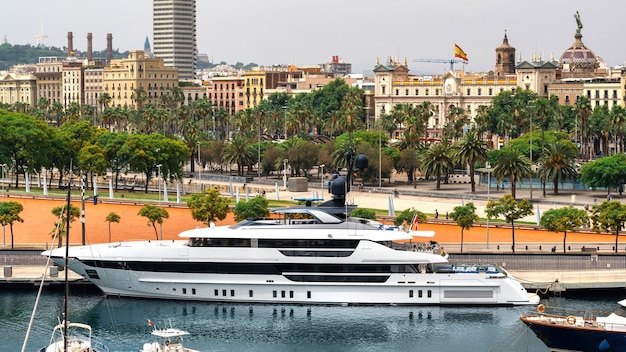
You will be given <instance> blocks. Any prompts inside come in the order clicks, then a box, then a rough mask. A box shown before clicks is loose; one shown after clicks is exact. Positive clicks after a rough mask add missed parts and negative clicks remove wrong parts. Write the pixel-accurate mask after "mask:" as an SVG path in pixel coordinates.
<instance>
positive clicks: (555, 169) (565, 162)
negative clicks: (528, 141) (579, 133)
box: [540, 140, 578, 194]
mask: <svg viewBox="0 0 626 352" xmlns="http://www.w3.org/2000/svg"><path fill="white" fill-rule="evenodd" d="M577 154H578V148H576V146H575V145H574V144H573V143H572V142H571V141H568V140H563V141H558V142H557V141H554V142H552V144H550V145H549V146H547V148H546V150H545V158H544V159H543V165H541V170H540V175H541V179H542V181H543V182H544V184H545V182H546V181H547V180H551V181H552V182H553V185H554V194H559V182H561V183H563V181H565V180H566V179H568V178H569V179H574V178H576V175H577V172H576V169H575V168H574V166H572V161H573V160H574V159H576V155H577Z"/></svg>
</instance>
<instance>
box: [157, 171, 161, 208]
mask: <svg viewBox="0 0 626 352" xmlns="http://www.w3.org/2000/svg"><path fill="white" fill-rule="evenodd" d="M161 166H162V165H161V164H158V165H157V166H156V167H157V190H158V192H159V198H158V201H159V206H161V179H160V178H159V175H161Z"/></svg>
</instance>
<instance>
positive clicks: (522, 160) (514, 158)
mask: <svg viewBox="0 0 626 352" xmlns="http://www.w3.org/2000/svg"><path fill="white" fill-rule="evenodd" d="M531 172H532V171H531V169H530V160H529V159H528V158H527V157H525V156H523V155H522V154H521V153H520V152H519V151H518V150H517V149H516V148H512V147H506V148H502V149H501V150H500V154H499V156H498V159H497V160H496V163H495V167H494V168H493V175H494V176H495V177H496V179H497V180H498V182H500V181H502V180H503V179H505V178H508V179H509V182H510V184H511V195H512V196H513V198H515V188H516V187H515V186H516V182H517V181H520V182H522V179H523V177H527V176H530V175H531Z"/></svg>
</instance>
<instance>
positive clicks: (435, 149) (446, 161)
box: [420, 140, 454, 190]
mask: <svg viewBox="0 0 626 352" xmlns="http://www.w3.org/2000/svg"><path fill="white" fill-rule="evenodd" d="M451 154H452V153H451V148H450V145H449V144H448V142H447V141H446V140H444V141H443V142H442V143H437V144H433V145H431V146H430V148H428V149H427V150H426V151H425V152H424V153H423V154H422V155H421V158H420V161H421V164H420V168H421V170H422V173H423V174H424V176H426V177H431V176H435V177H437V189H438V190H439V189H441V177H443V176H447V175H448V174H449V173H450V172H451V171H452V170H454V163H453V161H452V155H451Z"/></svg>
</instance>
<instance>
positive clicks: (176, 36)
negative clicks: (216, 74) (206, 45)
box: [152, 0, 197, 80]
mask: <svg viewBox="0 0 626 352" xmlns="http://www.w3.org/2000/svg"><path fill="white" fill-rule="evenodd" d="M153 1H154V2H153V14H152V26H153V29H152V30H153V37H154V42H153V54H154V56H155V57H158V58H160V59H162V60H163V62H164V64H165V66H166V67H176V68H178V76H179V78H180V79H182V80H190V79H194V78H195V72H196V56H197V46H196V0H153Z"/></svg>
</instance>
